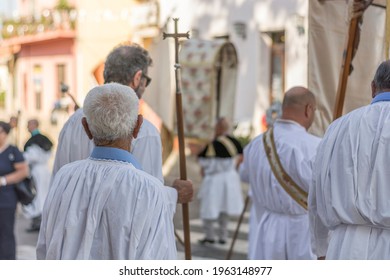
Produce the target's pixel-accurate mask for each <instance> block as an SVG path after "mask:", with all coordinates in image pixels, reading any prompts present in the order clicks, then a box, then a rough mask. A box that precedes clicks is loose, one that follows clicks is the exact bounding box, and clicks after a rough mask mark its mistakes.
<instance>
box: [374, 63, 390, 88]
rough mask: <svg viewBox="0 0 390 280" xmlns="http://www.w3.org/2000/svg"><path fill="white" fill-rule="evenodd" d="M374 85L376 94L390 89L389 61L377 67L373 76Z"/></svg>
mask: <svg viewBox="0 0 390 280" xmlns="http://www.w3.org/2000/svg"><path fill="white" fill-rule="evenodd" d="M374 84H375V86H376V90H377V91H378V92H380V91H384V90H388V89H390V60H386V61H383V62H382V63H381V64H380V65H379V67H378V69H377V70H376V73H375V76H374Z"/></svg>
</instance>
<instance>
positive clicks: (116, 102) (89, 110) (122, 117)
mask: <svg viewBox="0 0 390 280" xmlns="http://www.w3.org/2000/svg"><path fill="white" fill-rule="evenodd" d="M138 103H139V99H138V97H137V95H136V94H135V92H134V90H133V89H132V88H130V87H128V86H124V85H120V84H117V83H110V84H105V85H102V86H97V87H95V88H93V89H91V90H90V91H89V92H88V95H87V97H86V98H85V100H84V114H85V117H86V119H87V122H88V126H89V129H90V131H91V133H92V136H93V139H94V142H95V144H96V145H98V144H99V143H104V142H107V141H113V140H117V139H125V138H131V137H132V133H133V130H134V127H135V124H136V122H137V117H138Z"/></svg>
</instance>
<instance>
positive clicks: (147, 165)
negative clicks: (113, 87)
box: [52, 44, 164, 182]
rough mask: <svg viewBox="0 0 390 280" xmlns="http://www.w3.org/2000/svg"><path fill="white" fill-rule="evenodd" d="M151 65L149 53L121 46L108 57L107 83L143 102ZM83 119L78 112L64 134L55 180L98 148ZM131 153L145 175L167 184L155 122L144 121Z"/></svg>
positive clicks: (59, 146)
mask: <svg viewBox="0 0 390 280" xmlns="http://www.w3.org/2000/svg"><path fill="white" fill-rule="evenodd" d="M151 64H152V59H151V58H150V56H149V53H148V52H147V50H145V49H144V48H142V47H141V46H139V45H136V44H131V45H120V46H118V47H116V48H114V49H113V50H112V51H111V53H110V54H109V55H108V57H107V60H106V62H105V64H104V82H105V83H112V82H115V83H120V84H122V85H126V86H129V87H131V88H132V89H134V91H135V92H136V94H137V96H138V98H139V99H141V98H142V96H143V94H144V92H145V89H146V87H147V86H148V85H149V84H150V82H151V79H150V78H149V77H148V75H147V74H148V67H149V66H150V65H151ZM83 116H84V114H83V109H82V108H80V109H78V110H77V111H76V112H75V113H74V114H73V115H72V116H71V117H70V118H69V120H68V121H67V122H66V123H65V125H64V127H63V128H62V130H61V132H60V135H59V137H58V146H57V152H56V156H55V160H54V165H53V171H52V176H53V177H54V175H55V174H56V173H57V171H58V170H59V169H60V168H61V167H62V166H64V165H65V164H67V163H70V162H73V161H75V160H80V159H85V158H87V157H88V156H89V154H90V152H91V151H92V149H93V147H94V144H93V141H90V139H88V137H87V136H86V134H85V132H84V129H83V127H82V125H81V119H82V118H83ZM131 152H132V154H133V155H134V156H135V158H136V159H137V160H138V162H139V163H140V164H141V166H142V169H143V170H144V171H146V172H147V173H149V174H151V175H153V176H154V177H156V178H158V179H159V180H160V181H161V182H164V179H163V175H162V147H161V137H160V134H159V132H158V130H157V129H156V127H155V126H154V125H153V124H152V123H151V122H149V121H147V120H145V119H144V121H143V123H142V126H141V129H140V131H139V134H138V137H137V138H136V139H134V140H133V143H132V150H131Z"/></svg>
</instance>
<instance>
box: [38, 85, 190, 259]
mask: <svg viewBox="0 0 390 280" xmlns="http://www.w3.org/2000/svg"><path fill="white" fill-rule="evenodd" d="M84 112H85V116H86V117H85V118H83V120H82V122H83V126H84V127H85V130H86V132H87V135H88V137H90V138H91V139H93V140H94V143H95V145H96V147H95V148H94V149H93V151H92V153H91V155H90V157H89V158H87V159H85V160H80V161H75V162H73V163H70V164H68V165H66V166H64V167H62V168H61V169H60V170H59V171H58V172H57V174H56V176H55V177H54V180H53V183H52V187H51V188H50V191H49V195H48V199H47V200H46V204H45V208H44V212H43V216H42V225H41V231H40V234H39V238H38V245H37V258H38V259H103V260H106V259H176V257H177V252H176V245H175V236H174V229H173V215H174V213H175V209H176V203H177V202H180V203H188V202H189V201H190V200H191V199H192V194H193V190H192V184H191V183H190V182H188V181H181V180H176V181H175V182H174V184H173V187H167V186H163V184H162V183H161V182H160V181H159V180H158V179H156V178H155V177H153V176H151V175H149V174H147V173H146V172H144V171H142V170H140V169H139V168H140V165H139V163H138V162H137V160H136V159H135V158H134V156H133V155H132V154H131V153H130V152H129V151H130V146H131V140H132V137H137V133H138V131H139V129H140V126H141V124H142V116H138V98H137V96H136V95H135V93H134V91H133V90H132V89H131V88H130V87H127V86H123V85H120V84H117V83H111V84H106V85H103V86H99V87H95V88H94V89H92V90H91V91H90V92H89V93H88V95H87V97H86V99H85V101H84Z"/></svg>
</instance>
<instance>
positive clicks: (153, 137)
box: [131, 119, 164, 183]
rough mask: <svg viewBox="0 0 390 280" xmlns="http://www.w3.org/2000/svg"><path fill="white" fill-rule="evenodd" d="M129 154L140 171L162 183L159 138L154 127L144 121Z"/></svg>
mask: <svg viewBox="0 0 390 280" xmlns="http://www.w3.org/2000/svg"><path fill="white" fill-rule="evenodd" d="M131 146H132V148H131V153H132V154H133V155H134V157H135V158H136V159H137V160H138V162H139V163H140V164H141V166H142V169H143V170H144V171H145V172H146V173H148V174H150V175H152V176H154V177H156V178H157V179H159V180H160V181H161V182H162V183H164V177H163V174H162V147H161V137H160V134H159V132H158V130H157V129H156V127H155V126H154V125H153V124H151V123H150V122H149V121H148V120H146V119H144V121H143V123H142V126H141V129H140V132H139V134H138V137H137V138H136V139H134V140H133V141H132V144H131Z"/></svg>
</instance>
